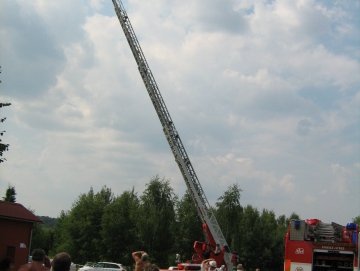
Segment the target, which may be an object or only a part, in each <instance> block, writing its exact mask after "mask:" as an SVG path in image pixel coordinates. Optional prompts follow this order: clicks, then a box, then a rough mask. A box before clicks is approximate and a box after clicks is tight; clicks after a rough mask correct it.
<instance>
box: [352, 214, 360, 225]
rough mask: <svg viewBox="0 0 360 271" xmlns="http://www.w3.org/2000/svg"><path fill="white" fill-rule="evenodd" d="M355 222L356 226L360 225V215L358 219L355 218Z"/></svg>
mask: <svg viewBox="0 0 360 271" xmlns="http://www.w3.org/2000/svg"><path fill="white" fill-rule="evenodd" d="M353 222H354V223H355V224H358V225H360V215H358V216H357V217H355V218H353Z"/></svg>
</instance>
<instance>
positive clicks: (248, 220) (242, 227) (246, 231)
mask: <svg viewBox="0 0 360 271" xmlns="http://www.w3.org/2000/svg"><path fill="white" fill-rule="evenodd" d="M259 217H260V214H259V211H258V210H257V209H256V208H254V207H252V206H251V205H247V206H246V207H244V210H243V215H242V219H241V222H240V223H239V224H238V228H237V231H238V232H239V236H240V238H239V239H238V240H237V243H238V247H239V248H240V249H239V255H240V259H241V263H242V264H243V265H244V266H245V269H248V268H247V265H248V262H250V263H251V262H252V259H253V252H252V250H253V249H254V246H255V245H254V241H255V240H257V238H258V236H256V231H254V225H255V223H256V221H257V220H258V219H259Z"/></svg>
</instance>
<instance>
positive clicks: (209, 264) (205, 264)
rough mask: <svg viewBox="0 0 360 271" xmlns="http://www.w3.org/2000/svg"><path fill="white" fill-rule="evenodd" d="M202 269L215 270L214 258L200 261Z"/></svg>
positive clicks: (206, 270) (205, 270)
mask: <svg viewBox="0 0 360 271" xmlns="http://www.w3.org/2000/svg"><path fill="white" fill-rule="evenodd" d="M201 266H202V269H203V270H204V271H215V270H216V269H217V263H216V261H215V260H214V259H205V260H203V261H202V263H201Z"/></svg>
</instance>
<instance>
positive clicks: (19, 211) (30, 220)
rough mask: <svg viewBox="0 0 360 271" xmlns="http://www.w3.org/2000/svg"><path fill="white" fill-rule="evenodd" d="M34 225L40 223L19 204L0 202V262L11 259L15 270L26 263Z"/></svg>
mask: <svg viewBox="0 0 360 271" xmlns="http://www.w3.org/2000/svg"><path fill="white" fill-rule="evenodd" d="M36 223H42V221H41V220H40V219H39V218H38V217H37V216H36V215H34V214H33V213H32V212H30V211H29V210H28V209H26V208H25V207H24V206H22V205H21V204H19V203H12V202H7V201H1V200H0V260H1V259H3V258H5V257H6V256H10V257H12V258H13V259H14V264H15V270H18V269H19V268H20V266H21V265H23V264H25V263H27V262H28V259H29V254H30V251H29V249H30V243H31V234H32V229H33V227H34V226H35V224H36Z"/></svg>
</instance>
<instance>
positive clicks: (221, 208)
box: [215, 184, 243, 247]
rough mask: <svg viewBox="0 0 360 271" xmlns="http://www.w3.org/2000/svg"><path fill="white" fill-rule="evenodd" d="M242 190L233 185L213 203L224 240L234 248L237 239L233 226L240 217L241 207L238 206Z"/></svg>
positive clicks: (237, 222)
mask: <svg viewBox="0 0 360 271" xmlns="http://www.w3.org/2000/svg"><path fill="white" fill-rule="evenodd" d="M241 192H242V190H241V189H240V188H239V187H238V185H237V184H234V185H232V186H230V187H229V188H228V190H227V191H225V192H224V195H223V196H221V197H219V199H218V201H217V202H216V203H215V205H216V207H217V209H216V211H215V215H216V218H217V221H218V223H219V225H220V228H221V230H222V233H223V235H224V237H225V240H226V241H227V243H228V244H229V246H230V247H235V246H236V244H237V242H236V239H237V238H239V236H237V234H236V232H234V225H238V224H239V223H240V221H241V217H242V212H243V210H242V207H241V205H240V194H241Z"/></svg>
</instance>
